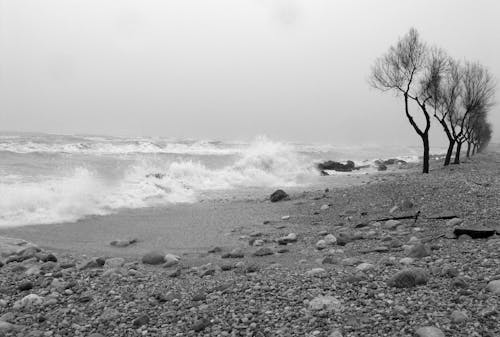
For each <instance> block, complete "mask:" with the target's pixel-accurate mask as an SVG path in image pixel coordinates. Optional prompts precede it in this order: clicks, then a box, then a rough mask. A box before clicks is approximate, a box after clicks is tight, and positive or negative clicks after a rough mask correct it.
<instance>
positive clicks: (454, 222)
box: [446, 218, 464, 227]
mask: <svg viewBox="0 0 500 337" xmlns="http://www.w3.org/2000/svg"><path fill="white" fill-rule="evenodd" d="M462 222H464V219H460V218H453V219H450V220H448V221H446V226H449V227H455V226H458V225H461V224H462Z"/></svg>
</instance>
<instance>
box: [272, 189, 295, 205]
mask: <svg viewBox="0 0 500 337" xmlns="http://www.w3.org/2000/svg"><path fill="white" fill-rule="evenodd" d="M289 199H290V197H289V196H288V194H287V193H286V192H285V191H283V190H276V191H274V192H273V193H272V194H271V196H270V197H269V200H271V202H278V201H282V200H289Z"/></svg>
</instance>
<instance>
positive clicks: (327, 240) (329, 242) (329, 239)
mask: <svg viewBox="0 0 500 337" xmlns="http://www.w3.org/2000/svg"><path fill="white" fill-rule="evenodd" d="M323 240H324V241H325V243H326V244H327V245H330V246H331V245H334V244H336V243H337V238H336V237H335V235H333V234H327V235H325V237H324V238H323Z"/></svg>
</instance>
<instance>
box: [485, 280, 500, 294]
mask: <svg viewBox="0 0 500 337" xmlns="http://www.w3.org/2000/svg"><path fill="white" fill-rule="evenodd" d="M486 289H487V290H488V291H490V292H492V293H494V294H500V280H494V281H491V282H490V283H488V285H487V286H486Z"/></svg>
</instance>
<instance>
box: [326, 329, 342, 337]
mask: <svg viewBox="0 0 500 337" xmlns="http://www.w3.org/2000/svg"><path fill="white" fill-rule="evenodd" d="M328 337H343V335H342V331H340V330H339V329H335V330H333V331H332V332H330V334H329V335H328Z"/></svg>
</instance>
